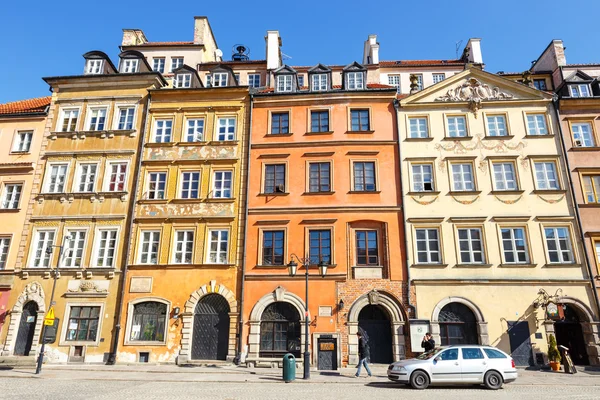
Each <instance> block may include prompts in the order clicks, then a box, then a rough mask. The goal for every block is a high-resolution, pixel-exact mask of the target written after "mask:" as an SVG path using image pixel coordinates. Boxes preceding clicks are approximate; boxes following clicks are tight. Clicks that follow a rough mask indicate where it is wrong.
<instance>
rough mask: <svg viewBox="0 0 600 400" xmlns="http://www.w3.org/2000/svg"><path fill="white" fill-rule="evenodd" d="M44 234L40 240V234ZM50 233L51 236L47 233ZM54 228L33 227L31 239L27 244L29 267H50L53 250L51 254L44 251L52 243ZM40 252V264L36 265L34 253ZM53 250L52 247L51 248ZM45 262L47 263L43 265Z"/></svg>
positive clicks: (54, 238) (54, 236) (54, 233)
mask: <svg viewBox="0 0 600 400" xmlns="http://www.w3.org/2000/svg"><path fill="white" fill-rule="evenodd" d="M42 234H44V239H43V240H42V239H41V238H40V236H41V235H42ZM50 234H51V236H52V237H51V238H49V235H50ZM56 234H57V232H56V229H37V228H36V229H35V231H34V233H33V240H32V241H31V244H30V245H29V263H28V264H29V268H51V263H52V258H53V257H52V256H53V255H54V251H53V252H52V254H48V253H46V251H47V249H48V248H49V247H51V246H53V245H54V241H55V240H56ZM38 250H39V252H40V263H41V266H36V265H35V264H36V253H37V252H38ZM52 250H54V249H52ZM44 264H47V265H44Z"/></svg>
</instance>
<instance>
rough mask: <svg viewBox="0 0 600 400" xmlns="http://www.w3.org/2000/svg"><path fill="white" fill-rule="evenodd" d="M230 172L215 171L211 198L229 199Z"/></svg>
mask: <svg viewBox="0 0 600 400" xmlns="http://www.w3.org/2000/svg"><path fill="white" fill-rule="evenodd" d="M231 176H232V172H231V171H215V173H214V174H213V198H217V199H230V198H231Z"/></svg>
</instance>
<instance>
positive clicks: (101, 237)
mask: <svg viewBox="0 0 600 400" xmlns="http://www.w3.org/2000/svg"><path fill="white" fill-rule="evenodd" d="M118 233H119V231H118V230H117V229H100V230H98V232H97V233H96V248H97V249H98V250H97V253H96V265H95V266H96V267H100V268H102V267H103V268H112V267H114V266H115V256H116V251H117V235H118Z"/></svg>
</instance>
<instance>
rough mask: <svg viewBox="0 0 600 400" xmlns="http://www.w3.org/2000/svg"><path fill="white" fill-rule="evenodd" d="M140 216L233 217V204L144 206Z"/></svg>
mask: <svg viewBox="0 0 600 400" xmlns="http://www.w3.org/2000/svg"><path fill="white" fill-rule="evenodd" d="M140 213H141V215H142V216H146V217H155V218H169V217H178V216H188V215H197V216H199V217H205V216H209V217H234V216H235V213H234V209H233V204H228V203H225V204H224V203H216V204H211V203H194V204H144V205H143V206H142V207H141V210H140Z"/></svg>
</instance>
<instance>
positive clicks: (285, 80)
mask: <svg viewBox="0 0 600 400" xmlns="http://www.w3.org/2000/svg"><path fill="white" fill-rule="evenodd" d="M276 89H277V91H278V92H291V91H293V89H294V86H293V85H292V75H279V76H278V77H277V88H276Z"/></svg>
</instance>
